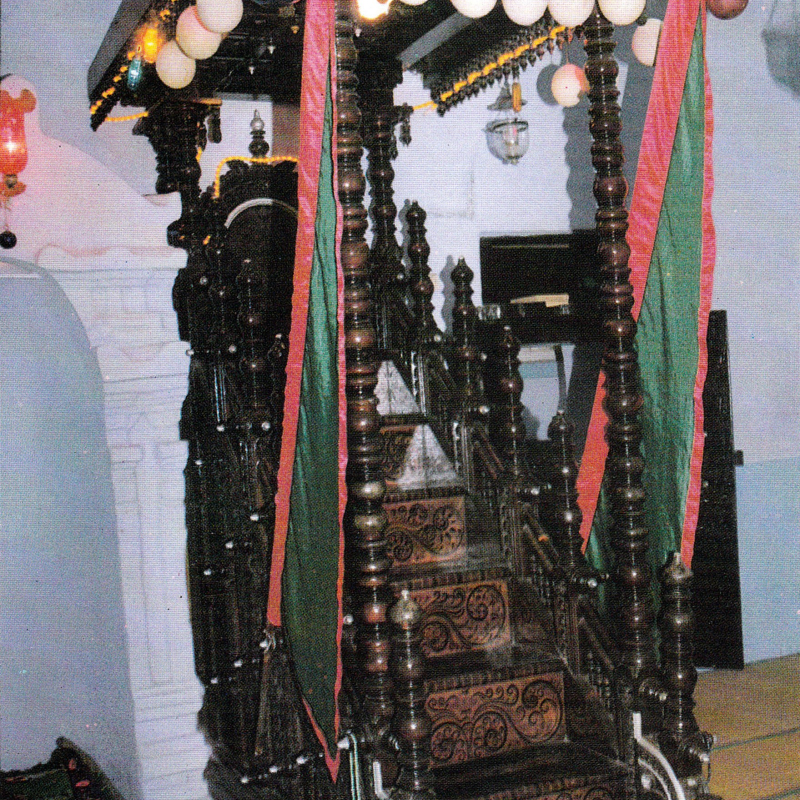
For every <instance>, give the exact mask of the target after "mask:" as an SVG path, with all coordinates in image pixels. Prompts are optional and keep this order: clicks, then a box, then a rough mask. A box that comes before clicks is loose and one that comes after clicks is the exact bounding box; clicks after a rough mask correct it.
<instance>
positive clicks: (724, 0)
mask: <svg viewBox="0 0 800 800" xmlns="http://www.w3.org/2000/svg"><path fill="white" fill-rule="evenodd" d="M706 7H707V8H708V10H709V11H710V12H711V13H712V14H713V15H714V16H715V17H717V18H718V19H733V18H734V17H738V16H739V14H741V13H742V11H744V10H745V9H746V8H747V0H707V2H706Z"/></svg>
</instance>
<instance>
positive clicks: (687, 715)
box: [658, 553, 713, 778]
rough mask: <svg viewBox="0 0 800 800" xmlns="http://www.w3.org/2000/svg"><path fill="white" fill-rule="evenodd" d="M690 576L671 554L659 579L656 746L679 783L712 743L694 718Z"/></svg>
mask: <svg viewBox="0 0 800 800" xmlns="http://www.w3.org/2000/svg"><path fill="white" fill-rule="evenodd" d="M691 585H692V573H691V571H690V570H689V569H687V568H686V566H685V565H684V563H683V561H682V560H681V556H680V553H675V554H674V555H673V558H672V560H671V561H670V562H669V563H668V564H667V566H666V567H665V569H664V573H663V575H662V606H661V617H660V621H661V626H660V627H661V671H662V676H663V681H664V687H665V689H666V691H667V701H666V703H664V721H663V725H662V729H661V732H660V733H659V735H658V743H659V745H661V749H662V750H663V752H664V755H665V756H666V757H667V758H668V759H669V761H670V763H671V764H672V766H673V768H674V769H675V772H676V774H677V775H678V777H679V778H688V777H690V776H696V775H700V773H701V772H702V767H703V764H704V763H706V762H708V760H709V753H710V751H711V745H712V744H713V738H712V737H711V736H709V735H708V734H705V733H702V732H701V731H700V728H699V727H698V725H697V721H696V720H695V717H694V712H693V709H694V706H695V702H694V698H693V697H692V695H693V694H694V687H695V685H696V684H697V670H696V669H695V666H694V658H693V655H694V643H693V638H694V613H693V612H692V590H691Z"/></svg>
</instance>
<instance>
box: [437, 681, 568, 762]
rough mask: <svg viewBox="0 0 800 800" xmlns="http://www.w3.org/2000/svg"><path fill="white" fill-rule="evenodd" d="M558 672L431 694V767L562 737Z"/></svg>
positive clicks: (561, 694) (563, 729) (498, 753)
mask: <svg viewBox="0 0 800 800" xmlns="http://www.w3.org/2000/svg"><path fill="white" fill-rule="evenodd" d="M563 689H564V685H563V678H562V676H561V674H560V673H548V674H544V675H536V676H534V677H531V676H527V677H525V676H523V677H518V678H512V679H510V680H505V681H498V682H494V683H491V684H488V685H481V686H469V687H463V688H459V689H450V690H445V691H438V692H437V691H433V692H431V694H430V695H429V696H428V702H427V703H426V708H427V711H428V713H429V714H430V716H431V719H432V720H433V733H432V735H431V757H432V765H433V766H434V767H437V766H445V765H449V764H459V763H463V762H465V761H469V760H471V759H474V758H485V757H488V756H497V755H500V754H503V753H509V752H512V751H515V750H521V749H524V748H526V747H528V746H529V745H532V744H537V743H540V742H546V741H548V740H550V739H554V738H555V739H557V738H561V737H563V735H564V731H565V724H564V700H563V698H564V693H563Z"/></svg>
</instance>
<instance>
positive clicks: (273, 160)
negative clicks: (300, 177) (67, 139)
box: [214, 156, 297, 198]
mask: <svg viewBox="0 0 800 800" xmlns="http://www.w3.org/2000/svg"><path fill="white" fill-rule="evenodd" d="M231 161H241V162H243V163H245V164H280V163H281V162H282V161H291V162H292V163H294V164H296V163H297V159H296V158H295V157H294V156H265V157H263V158H255V157H253V156H228V158H223V159H222V161H220V162H219V165H218V166H217V174H216V176H215V177H214V197H215V198H217V197H219V182H220V178H221V177H222V170H223V169H224V168H225V165H226V164H229V163H230V162H231Z"/></svg>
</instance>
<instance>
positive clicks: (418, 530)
mask: <svg viewBox="0 0 800 800" xmlns="http://www.w3.org/2000/svg"><path fill="white" fill-rule="evenodd" d="M386 512H387V515H388V517H389V524H388V526H387V528H386V539H387V542H388V545H389V552H390V555H391V558H392V561H393V562H394V563H395V564H397V565H403V566H408V565H410V564H420V563H424V562H430V561H449V560H453V559H455V558H459V557H461V556H463V555H464V554H465V552H466V535H465V532H464V507H463V498H460V497H458V498H447V499H446V500H420V501H415V502H410V503H398V504H387V507H386Z"/></svg>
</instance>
